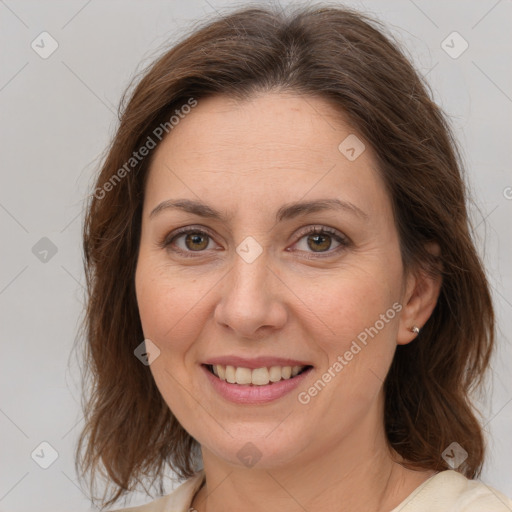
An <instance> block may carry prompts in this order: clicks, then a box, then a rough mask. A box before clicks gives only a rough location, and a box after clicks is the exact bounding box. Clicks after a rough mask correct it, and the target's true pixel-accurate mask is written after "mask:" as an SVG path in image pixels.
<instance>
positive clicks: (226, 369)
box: [212, 364, 305, 386]
mask: <svg viewBox="0 0 512 512" xmlns="http://www.w3.org/2000/svg"><path fill="white" fill-rule="evenodd" d="M304 368H305V366H271V367H270V368H256V369H254V370H251V369H250V368H243V367H235V366H223V365H221V364H215V365H212V371H213V373H214V374H215V375H216V376H217V377H219V379H221V380H225V381H227V382H229V383H230V384H241V385H250V384H252V385H253V386H266V385H267V384H269V383H271V382H279V381H280V380H288V379H291V378H292V377H295V376H296V375H298V374H299V373H300V372H301V371H302V370H303V369H304Z"/></svg>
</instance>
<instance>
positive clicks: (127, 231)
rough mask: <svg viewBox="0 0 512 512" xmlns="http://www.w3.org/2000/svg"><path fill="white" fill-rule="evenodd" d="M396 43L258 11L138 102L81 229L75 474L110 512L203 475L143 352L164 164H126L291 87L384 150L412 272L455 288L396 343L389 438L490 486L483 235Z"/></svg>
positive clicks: (353, 19)
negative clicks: (81, 413)
mask: <svg viewBox="0 0 512 512" xmlns="http://www.w3.org/2000/svg"><path fill="white" fill-rule="evenodd" d="M384 33H385V29H384V28H383V27H382V26H381V25H380V24H379V23H378V22H376V21H374V20H372V19H369V18H367V17H366V16H364V15H362V14H360V13H357V12H354V11H352V10H349V9H345V8H341V7H339V8H337V7H322V6H316V7H308V8H300V9H298V10H295V11H293V12H286V13H282V12H278V11H275V10H273V9H271V8H245V9H241V10H238V11H236V12H234V13H231V14H228V15H226V16H221V17H219V18H218V19H216V20H215V21H214V22H212V23H209V24H207V25H205V26H203V27H201V28H200V29H197V30H196V31H195V32H194V33H192V35H190V36H189V37H187V38H186V39H184V40H182V41H181V42H180V43H179V44H176V45H175V46H174V47H172V48H171V49H170V50H168V51H167V52H166V53H165V54H164V55H163V56H162V57H160V58H159V59H158V60H157V61H156V62H154V64H153V65H151V66H150V68H149V69H148V70H147V71H146V72H145V74H144V76H143V77H142V79H141V80H140V82H139V83H138V85H137V86H136V88H135V89H134V91H133V92H132V94H131V97H130V99H129V102H128V103H127V105H126V106H125V107H124V111H123V112H122V115H121V116H120V125H119V128H118V130H117V133H116V135H115V137H114V139H113V141H112V143H111V146H110V149H109V152H108V154H107V156H106V158H105V161H104V163H103V167H102V169H101V173H100V174H99V177H98V180H97V183H96V187H97V188H96V191H95V193H94V194H93V195H92V196H91V200H90V202H89V205H88V211H87V216H86V220H85V226H84V252H85V268H86V275H87V289H88V307H87V311H86V317H85V322H84V326H85V337H86V341H87V343H86V352H87V353H86V362H87V373H86V384H90V385H91V388H90V390H89V391H90V394H89V396H88V400H87V402H86V404H85V418H86V424H85V428H84V430H83V432H82V435H81V438H80V442H79V446H78V450H77V461H78V462H77V465H78V467H79V468H80V469H81V470H82V471H83V473H91V474H92V475H95V474H97V472H98V471H99V472H100V473H101V474H102V475H103V476H106V477H107V478H108V480H109V481H110V482H111V483H112V484H113V485H114V489H113V492H112V493H111V494H110V497H111V498H112V499H111V500H110V501H106V496H107V493H106V492H105V495H104V497H103V502H104V503H107V504H110V503H112V502H114V501H115V500H117V499H118V498H119V497H120V496H121V495H122V494H123V493H124V492H125V491H127V490H132V489H134V488H135V487H136V485H137V484H141V483H143V482H144V481H145V480H146V479H147V478H149V479H150V482H151V484H154V483H155V482H156V481H159V482H160V490H162V485H161V484H162V480H161V478H162V476H163V472H164V469H165V468H166V467H169V468H171V469H172V470H174V471H175V472H176V473H177V474H178V475H179V476H180V477H183V478H184V477H187V476H190V475H191V474H192V473H193V471H194V470H195V467H194V458H193V454H194V448H197V442H196V441H195V440H194V439H193V438H192V437H191V436H190V435H189V434H188V433H187V432H186V431H185V430H184V429H183V428H182V426H181V425H180V424H179V422H178V421H177V419H176V418H175V417H174V416H173V414H172V413H171V411H170V410H169V408H168V406H167V405H166V403H165V402H164V400H163V398H162V396H161V395H160V393H159V391H158V389H157V387H156V385H155V382H154V380H153V378H152V375H151V372H150V370H149V368H148V367H147V366H144V365H143V364H141V363H140V361H139V360H138V359H137V358H136V357H134V353H133V352H134V349H135V348H136V347H137V346H138V345H139V344H140V343H141V342H142V340H143V333H142V328H141V323H140V318H139V314H138V309H137V301H136V296H135V287H134V274H135V268H136V263H137V254H138V246H139V238H140V228H141V210H142V203H143V198H144V183H145V178H146V175H147V173H148V169H149V167H150V163H151V154H150V155H149V156H148V157H147V158H144V159H141V160H140V162H139V161H137V162H135V163H134V162H131V164H130V165H132V164H133V168H128V169H127V167H126V163H127V162H129V161H130V158H132V157H133V152H134V151H137V150H138V149H139V148H140V147H142V146H143V145H144V144H145V143H146V141H147V140H148V137H152V138H153V139H154V133H155V132H154V130H155V128H156V127H158V126H160V125H161V124H162V123H165V122H167V121H168V120H169V117H170V115H172V113H173V112H174V111H175V110H176V109H178V108H180V107H181V106H182V105H184V104H186V103H187V102H190V99H191V98H194V99H195V101H201V98H205V97H207V96H210V95H216V94H220V95H230V96H232V97H236V98H239V99H244V98H248V97H250V95H251V94H253V93H255V92H262V91H263V92H264V91H271V90H280V91H291V92H294V93H297V94H302V95H306V96H307V95H314V96H317V97H321V98H324V99H325V100H328V101H329V102H330V103H331V104H333V106H335V107H338V108H339V109H340V111H341V112H343V115H344V116H345V117H346V119H348V121H349V122H350V123H351V125H352V126H353V127H354V128H355V129H356V130H357V131H358V133H360V134H361V135H362V137H364V139H365V140H366V141H367V142H368V143H369V144H370V145H371V146H372V147H373V149H374V151H375V154H376V156H377V161H378V162H377V163H378V167H379V171H380V172H381V173H382V176H383V178H384V181H385V183H386V186H387V188H388V192H389V195H390V198H391V201H392V205H393V209H394V215H395V222H396V226H397V229H398V233H399V237H400V244H401V253H402V256H403V262H404V267H405V268H406V269H413V268H423V269H425V270H427V271H429V272H433V273H436V272H437V273H438V274H439V273H441V275H442V287H441V291H440V296H439V299H438V303H437V305H436V307H435V309H434V311H433V313H432V315H431V317H430V319H429V320H428V322H427V323H426V325H425V326H423V329H422V331H421V333H420V334H419V336H418V338H417V339H416V340H415V341H414V342H412V343H410V344H408V345H404V346H398V348H397V350H396V354H395V357H394V360H393V363H392V366H391V369H390V371H389V374H388V376H387V378H386V381H385V396H386V400H385V418H384V421H385V429H386V432H387V438H388V441H389V444H390V446H391V447H393V448H394V449H395V450H396V451H397V452H398V453H399V454H400V455H401V456H402V457H403V458H404V459H405V460H406V461H408V462H407V463H408V464H409V465H410V466H411V467H417V468H426V469H433V470H442V469H447V468H448V466H447V464H446V462H445V461H444V459H443V458H442V452H443V450H444V449H445V448H446V447H448V446H449V445H450V443H452V442H453V441H456V442H458V443H459V444H460V445H461V446H462V447H463V448H464V449H465V450H466V451H467V452H468V458H467V460H466V461H465V462H464V464H463V465H461V466H460V467H459V468H458V470H459V471H461V472H462V473H463V474H465V475H466V476H468V477H470V478H474V477H475V476H477V475H478V474H479V472H480V469H481V465H482V462H483V454H484V443H483V436H482V427H481V426H480V423H479V421H478V420H477V418H476V416H475V413H474V411H473V408H472V405H471V401H470V398H469V395H470V392H471V391H472V390H473V388H475V387H476V385H478V384H481V382H482V377H483V374H484V370H485V369H486V368H487V366H488V363H489V357H490V355H491V350H492V346H493V341H494V313H493V308H492V303H491V298H490V293H489V288H488V284H487V281H486V277H485V275H484V271H483V268H482V263H481V262H480V260H479V257H478V255H477V253H476V251H475V247H474V244H473V242H472V239H471V235H470V230H469V220H468V215H467V210H466V189H465V185H464V182H463V180H462V176H461V174H462V165H461V158H460V156H459V154H458V150H457V147H456V144H455V141H454V139H453V136H452V134H451V131H450V128H449V126H448V124H447V121H446V120H445V117H444V115H443V113H442V112H441V111H440V109H439V108H438V106H437V105H436V104H435V103H434V102H433V100H432V99H431V97H432V94H431V93H430V90H429V88H428V86H427V85H426V83H425V82H424V80H423V79H422V78H421V77H419V76H418V74H417V73H416V72H415V71H414V69H413V67H412V66H411V64H410V62H409V61H408V59H407V58H406V57H405V56H404V54H403V53H402V52H401V50H400V49H399V48H398V45H397V44H396V43H394V42H392V38H391V37H390V36H385V35H384ZM125 94H126V93H125ZM122 104H124V101H123V102H122ZM192 115H193V114H192ZM152 134H153V135H152ZM152 154H154V152H153V153H152ZM123 168H124V169H125V171H126V172H121V171H120V170H121V169H123ZM115 175H116V176H117V178H119V179H116V180H113V178H114V177H115ZM107 183H110V186H107ZM429 242H436V243H437V244H438V245H439V247H440V249H441V255H440V257H439V258H436V257H434V256H432V255H431V253H430V252H429V251H428V250H427V249H426V246H427V244H428V243H429Z"/></svg>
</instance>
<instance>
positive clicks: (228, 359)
mask: <svg viewBox="0 0 512 512" xmlns="http://www.w3.org/2000/svg"><path fill="white" fill-rule="evenodd" d="M203 364H206V365H214V364H220V365H222V366H235V367H241V368H249V369H251V370H254V369H256V368H270V367H271V366H312V365H311V364H310V363H307V362H304V361H298V360H296V359H287V358H283V357H269V356H267V357H266V356H260V357H254V358H250V359H248V358H246V357H237V356H220V357H212V358H211V359H208V360H207V361H205V362H204V363H203Z"/></svg>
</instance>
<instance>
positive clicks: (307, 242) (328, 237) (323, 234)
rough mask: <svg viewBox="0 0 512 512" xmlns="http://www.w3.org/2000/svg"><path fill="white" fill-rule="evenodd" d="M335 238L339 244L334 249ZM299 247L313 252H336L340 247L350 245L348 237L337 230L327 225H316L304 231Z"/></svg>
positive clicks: (298, 243)
mask: <svg viewBox="0 0 512 512" xmlns="http://www.w3.org/2000/svg"><path fill="white" fill-rule="evenodd" d="M333 240H334V241H335V242H336V243H337V244H338V245H337V246H336V247H334V249H333V250H329V249H332V242H333ZM295 245H297V246H298V247H299V250H301V251H304V252H310V251H308V249H310V250H311V252H313V253H317V254H319V253H329V254H330V253H333V252H336V250H337V249H339V248H340V247H345V246H347V245H348V241H347V239H346V238H345V237H344V236H343V235H342V234H341V233H338V232H337V231H336V230H334V229H331V228H326V227H314V228H313V229H310V230H309V231H307V232H306V233H303V234H302V236H301V237H300V239H299V241H298V242H296V244H295Z"/></svg>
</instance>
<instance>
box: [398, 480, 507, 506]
mask: <svg viewBox="0 0 512 512" xmlns="http://www.w3.org/2000/svg"><path fill="white" fill-rule="evenodd" d="M398 510H400V511H401V512H432V511H433V510H435V511H436V512H483V511H485V512H510V511H511V510H512V500H511V499H510V498H508V497H507V496H505V495H504V494H502V493H501V492H499V491H497V490H496V489H493V488H492V487H490V486H488V485H486V484H484V483H482V482H480V481H477V480H469V479H468V478H466V477H465V476H464V475H462V474H460V473H458V472H457V471H452V470H448V471H442V472H440V473H437V474H436V475H434V476H433V477H431V478H430V479H429V480H427V481H426V482H424V483H423V484H422V485H420V486H419V487H418V488H417V489H416V490H415V491H414V492H413V493H412V494H411V495H410V496H409V497H408V498H407V499H406V500H405V501H404V502H402V503H401V504H400V505H399V506H398V507H397V508H395V509H393V511H392V512H398Z"/></svg>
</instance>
